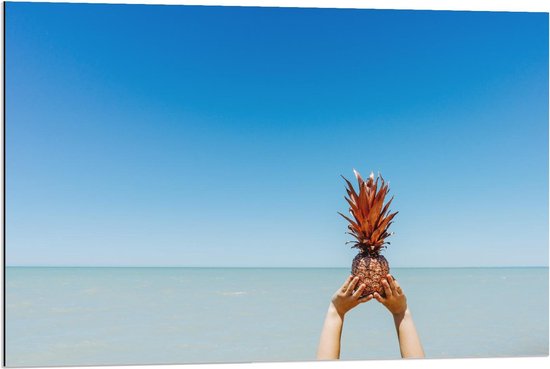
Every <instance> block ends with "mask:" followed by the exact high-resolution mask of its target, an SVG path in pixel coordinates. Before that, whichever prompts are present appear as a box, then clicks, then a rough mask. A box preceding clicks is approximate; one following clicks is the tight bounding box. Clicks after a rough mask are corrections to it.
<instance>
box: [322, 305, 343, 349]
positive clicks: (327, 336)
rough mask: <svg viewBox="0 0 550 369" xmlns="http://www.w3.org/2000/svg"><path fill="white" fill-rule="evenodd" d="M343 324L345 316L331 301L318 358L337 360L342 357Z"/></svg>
mask: <svg viewBox="0 0 550 369" xmlns="http://www.w3.org/2000/svg"><path fill="white" fill-rule="evenodd" d="M343 325H344V316H343V315H341V314H339V313H338V312H337V311H336V308H335V307H334V305H333V304H332V303H331V304H330V305H329V308H328V311H327V315H326V317H325V322H324V324H323V330H322V332H321V339H320V341H319V348H318V350H317V359H318V360H336V359H339V358H340V339H341V337H342V327H343Z"/></svg>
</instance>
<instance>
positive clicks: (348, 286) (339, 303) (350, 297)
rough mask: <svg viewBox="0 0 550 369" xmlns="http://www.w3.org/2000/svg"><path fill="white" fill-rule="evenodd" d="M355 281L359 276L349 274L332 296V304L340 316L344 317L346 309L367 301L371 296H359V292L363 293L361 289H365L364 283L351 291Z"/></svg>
mask: <svg viewBox="0 0 550 369" xmlns="http://www.w3.org/2000/svg"><path fill="white" fill-rule="evenodd" d="M357 282H359V278H358V277H354V276H353V275H350V276H349V277H348V279H346V281H345V282H344V284H343V285H342V287H340V288H339V289H338V291H336V292H335V293H334V295H333V296H332V305H333V306H334V308H335V309H336V312H337V313H338V315H340V316H341V317H344V315H345V314H346V313H347V312H348V311H350V310H351V309H353V308H354V307H356V306H357V305H359V304H362V303H364V302H367V301H369V300H371V299H372V298H373V296H372V295H369V296H365V297H361V293H363V290H364V289H365V285H364V284H362V285H361V286H359V288H357V290H356V291H355V292H353V290H354V289H355V286H356V285H357Z"/></svg>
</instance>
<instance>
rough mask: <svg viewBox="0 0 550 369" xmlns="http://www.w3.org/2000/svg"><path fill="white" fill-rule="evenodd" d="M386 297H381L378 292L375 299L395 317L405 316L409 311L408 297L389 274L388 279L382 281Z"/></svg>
mask: <svg viewBox="0 0 550 369" xmlns="http://www.w3.org/2000/svg"><path fill="white" fill-rule="evenodd" d="M382 286H383V287H384V293H385V294H386V296H385V297H382V296H380V294H379V293H378V292H375V293H374V298H375V299H376V300H377V301H378V302H380V303H381V304H382V305H384V306H385V307H386V308H387V309H388V310H389V311H390V312H391V313H392V314H393V315H394V316H395V315H400V314H404V313H405V311H406V310H407V297H406V296H405V294H404V293H403V290H402V289H401V287H400V286H399V283H397V281H396V280H395V278H393V277H392V276H391V274H388V275H387V276H386V279H383V280H382Z"/></svg>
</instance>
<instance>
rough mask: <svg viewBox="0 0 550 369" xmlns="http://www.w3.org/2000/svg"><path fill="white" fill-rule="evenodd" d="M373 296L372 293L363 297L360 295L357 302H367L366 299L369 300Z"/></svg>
mask: <svg viewBox="0 0 550 369" xmlns="http://www.w3.org/2000/svg"><path fill="white" fill-rule="evenodd" d="M373 298H374V296H373V295H372V294H370V295H368V296H365V297H361V298H360V299H359V303H360V304H362V303H364V302H367V301H370V300H372V299H373Z"/></svg>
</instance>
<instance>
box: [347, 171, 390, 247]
mask: <svg viewBox="0 0 550 369" xmlns="http://www.w3.org/2000/svg"><path fill="white" fill-rule="evenodd" d="M353 173H354V174H355V177H356V178H357V182H358V185H359V193H357V192H356V191H355V189H354V188H353V185H352V184H351V182H350V181H348V180H347V179H346V178H345V177H344V176H342V178H344V181H346V184H347V186H348V187H347V188H346V192H347V194H348V196H349V197H346V196H344V198H345V199H346V201H347V202H348V204H349V206H350V207H349V212H350V215H351V216H352V218H353V219H352V218H350V217H347V216H345V215H344V214H342V213H340V212H338V214H340V215H341V216H342V217H344V218H345V219H346V220H347V221H348V222H349V224H348V229H349V230H350V232H346V233H348V234H350V235H352V236H353V237H354V238H355V240H353V241H348V242H346V243H353V244H354V245H353V246H352V247H355V248H358V249H360V250H361V252H368V253H369V254H372V255H378V254H379V253H380V251H381V249H382V248H384V247H386V246H384V245H385V244H388V245H389V244H390V243H389V242H387V241H386V238H387V237H389V236H391V235H392V234H393V233H389V232H388V228H389V226H390V225H391V224H392V223H393V222H392V219H393V218H394V217H395V215H396V214H397V213H398V212H395V213H391V214H390V213H389V207H390V204H391V202H392V201H393V196H392V198H391V199H390V200H389V201H388V202H387V203H386V204H385V205H384V200H385V198H386V195H387V194H388V192H389V182H388V183H386V182H385V181H384V178H383V177H382V175H381V174H380V173H378V176H377V178H376V180H375V179H374V173H371V174H370V176H369V178H368V179H367V180H364V179H363V178H362V177H361V175H360V174H359V172H357V171H356V170H355V169H354V170H353ZM379 181H380V182H381V183H380V185H379Z"/></svg>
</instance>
